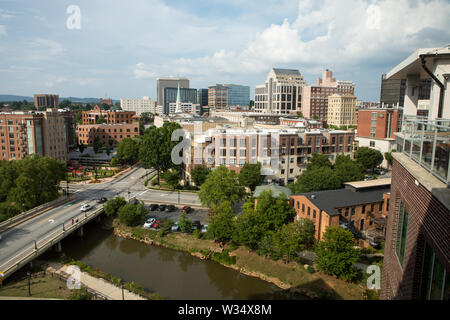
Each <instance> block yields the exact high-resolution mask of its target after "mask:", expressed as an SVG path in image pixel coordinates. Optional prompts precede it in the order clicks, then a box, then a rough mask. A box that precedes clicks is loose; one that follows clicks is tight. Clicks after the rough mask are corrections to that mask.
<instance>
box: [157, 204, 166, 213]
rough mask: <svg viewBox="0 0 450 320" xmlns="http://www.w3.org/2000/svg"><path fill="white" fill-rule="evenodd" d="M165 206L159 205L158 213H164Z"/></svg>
mask: <svg viewBox="0 0 450 320" xmlns="http://www.w3.org/2000/svg"><path fill="white" fill-rule="evenodd" d="M166 207H167V206H166V205H165V204H160V205H159V211H164V210H166Z"/></svg>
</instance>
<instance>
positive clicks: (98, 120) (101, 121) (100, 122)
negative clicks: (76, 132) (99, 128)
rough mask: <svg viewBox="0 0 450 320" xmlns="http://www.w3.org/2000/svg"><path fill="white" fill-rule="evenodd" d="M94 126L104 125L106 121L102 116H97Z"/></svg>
mask: <svg viewBox="0 0 450 320" xmlns="http://www.w3.org/2000/svg"><path fill="white" fill-rule="evenodd" d="M95 123H96V124H104V123H106V119H105V117H103V116H99V117H98V119H97V120H96V121H95Z"/></svg>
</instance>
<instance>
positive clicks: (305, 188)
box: [290, 167, 341, 193]
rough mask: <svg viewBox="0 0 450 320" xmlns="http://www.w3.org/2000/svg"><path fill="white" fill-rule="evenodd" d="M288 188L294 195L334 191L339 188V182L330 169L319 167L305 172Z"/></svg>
mask: <svg viewBox="0 0 450 320" xmlns="http://www.w3.org/2000/svg"><path fill="white" fill-rule="evenodd" d="M290 187H291V188H292V191H293V192H294V193H305V192H313V191H321V190H334V189H339V188H340V187H341V181H340V179H339V178H338V177H337V175H336V174H334V172H333V170H332V169H331V168H328V167H319V168H314V169H307V170H305V171H304V172H303V173H302V174H301V175H300V177H298V179H297V181H296V182H295V183H294V184H292V185H290Z"/></svg>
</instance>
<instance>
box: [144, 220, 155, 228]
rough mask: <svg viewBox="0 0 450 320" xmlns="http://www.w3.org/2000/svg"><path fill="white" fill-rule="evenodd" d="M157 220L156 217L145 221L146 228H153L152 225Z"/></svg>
mask: <svg viewBox="0 0 450 320" xmlns="http://www.w3.org/2000/svg"><path fill="white" fill-rule="evenodd" d="M155 222H156V219H155V218H150V219H148V220H147V221H145V223H144V228H151V227H152V225H153V224H154V223H155Z"/></svg>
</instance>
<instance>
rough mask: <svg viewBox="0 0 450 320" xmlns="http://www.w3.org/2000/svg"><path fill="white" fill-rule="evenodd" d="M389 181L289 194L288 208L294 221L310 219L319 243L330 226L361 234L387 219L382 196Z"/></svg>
mask: <svg viewBox="0 0 450 320" xmlns="http://www.w3.org/2000/svg"><path fill="white" fill-rule="evenodd" d="M390 182H391V181H390V179H380V180H379V181H360V182H352V183H347V184H346V187H345V188H344V189H338V190H325V191H317V192H308V193H300V194H292V195H291V196H290V199H291V206H292V207H294V209H295V211H296V212H297V216H296V220H297V221H300V220H301V219H309V220H311V221H313V222H314V225H315V227H316V230H315V237H316V239H317V240H322V237H323V233H324V232H325V231H326V228H327V227H329V226H336V227H343V228H346V229H350V230H357V231H358V232H360V233H364V232H365V231H367V230H369V229H373V228H376V227H377V219H380V218H383V217H385V216H386V211H385V206H386V205H385V201H386V200H385V198H386V197H383V195H384V194H387V193H388V192H389V185H390Z"/></svg>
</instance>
